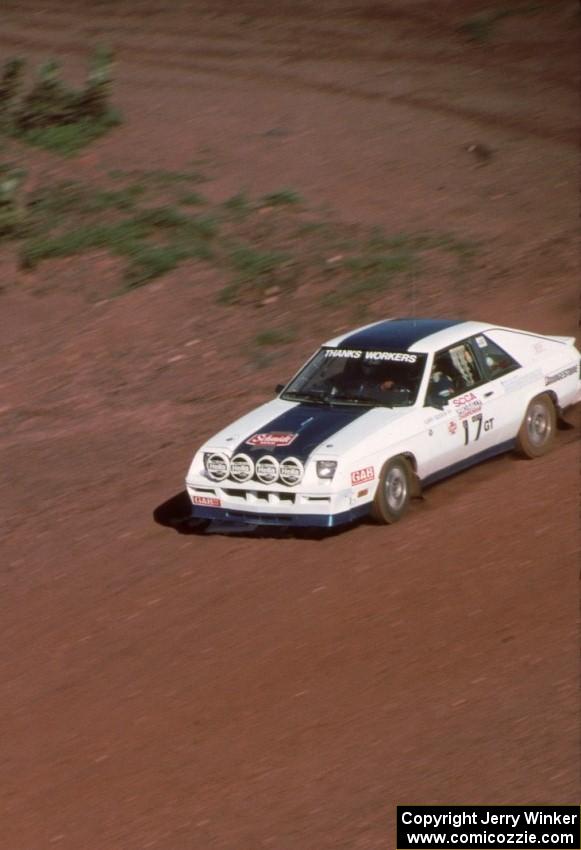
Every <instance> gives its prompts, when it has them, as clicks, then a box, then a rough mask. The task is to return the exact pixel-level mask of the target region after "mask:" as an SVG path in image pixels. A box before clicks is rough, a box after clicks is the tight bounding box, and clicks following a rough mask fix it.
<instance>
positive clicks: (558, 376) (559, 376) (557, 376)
mask: <svg viewBox="0 0 581 850" xmlns="http://www.w3.org/2000/svg"><path fill="white" fill-rule="evenodd" d="M576 371H577V367H576V366H569V368H568V369H561V371H560V372H554V373H553V374H552V375H547V376H546V377H545V386H546V387H548V386H549V384H554V383H555V381H562V380H563V378H568V377H569V375H573V374H574V373H575V372H576Z"/></svg>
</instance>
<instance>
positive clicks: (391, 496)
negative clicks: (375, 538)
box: [371, 457, 414, 524]
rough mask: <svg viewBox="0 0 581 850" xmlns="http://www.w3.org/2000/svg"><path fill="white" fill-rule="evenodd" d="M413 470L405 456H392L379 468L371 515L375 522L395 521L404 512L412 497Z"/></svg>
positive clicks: (387, 522)
mask: <svg viewBox="0 0 581 850" xmlns="http://www.w3.org/2000/svg"><path fill="white" fill-rule="evenodd" d="M413 477H414V474H413V470H412V468H411V466H410V464H409V461H407V460H406V459H405V457H393V458H391V460H388V461H387V463H386V464H385V465H384V467H383V469H382V470H381V474H380V476H379V484H378V485H377V492H376V494H375V499H374V500H373V506H372V508H371V516H372V517H373V519H375V520H376V521H377V522H381V523H384V524H390V523H392V522H397V521H398V520H399V519H401V518H402V516H403V515H404V514H405V513H406V511H407V509H408V507H409V503H410V500H411V497H412V487H413Z"/></svg>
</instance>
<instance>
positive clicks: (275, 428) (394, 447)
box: [186, 319, 581, 528]
mask: <svg viewBox="0 0 581 850" xmlns="http://www.w3.org/2000/svg"><path fill="white" fill-rule="evenodd" d="M580 357H581V355H580V353H579V351H578V350H577V349H576V348H575V340H574V338H573V337H563V336H542V335H540V334H534V333H527V332H526V331H519V330H514V329H510V328H504V327H497V326H495V325H489V324H484V323H482V322H464V321H449V320H443V319H390V320H386V321H380V322H376V323H375V324H372V325H367V326H365V327H362V328H359V329H357V330H354V331H352V332H350V333H348V334H345V335H343V336H340V337H337V338H336V339H332V340H330V341H329V342H327V343H325V344H324V345H323V346H322V348H321V349H320V350H319V351H317V352H316V353H315V354H314V355H313V357H311V359H310V360H309V361H308V362H307V363H306V364H305V366H303V368H302V369H301V370H300V371H299V372H298V373H297V375H296V376H295V377H294V378H293V379H292V380H291V381H290V382H289V383H288V384H287V385H286V386H285V387H279V388H278V390H280V394H279V395H278V397H277V398H275V399H274V400H272V401H269V402H267V403H266V404H263V405H262V406H261V407H258V408H257V409H256V410H253V411H252V412H251V413H248V414H247V415H246V416H243V417H242V418H241V419H238V420H237V421H236V422H234V423H233V424H232V425H228V427H226V428H224V430H223V431H220V432H219V433H218V434H216V435H215V436H214V437H212V438H211V439H210V440H208V441H207V442H206V443H205V444H204V445H203V446H202V447H201V448H200V450H199V451H198V452H197V453H196V455H195V457H194V459H193V461H192V464H191V466H190V469H189V471H188V474H187V478H186V485H187V490H188V494H189V497H190V500H191V503H192V516H193V517H195V518H198V519H205V520H221V521H232V522H235V523H236V524H239V523H248V524H251V525H255V526H256V525H283V526H321V527H327V528H329V527H331V526H337V525H340V524H342V523H347V522H352V521H353V520H355V519H357V518H359V517H362V516H364V515H365V514H371V515H372V516H373V517H374V518H375V519H376V520H378V521H379V522H383V523H391V522H394V521H396V520H398V519H400V517H401V516H402V515H403V514H404V513H405V511H406V509H407V508H408V505H409V502H410V499H411V498H412V497H413V496H414V495H419V493H420V490H421V488H422V486H424V485H426V484H429V483H431V482H433V481H436V480H437V479H440V478H444V477H445V476H447V475H452V474H453V473H455V472H457V471H459V470H461V469H464V468H465V467H467V466H469V465H471V464H474V463H478V461H481V460H484V459H485V458H489V457H491V456H492V455H496V454H499V453H500V452H504V451H507V450H510V449H516V450H518V451H519V452H520V453H521V454H523V455H525V456H526V457H531V458H532V457H537V456H539V455H542V454H544V453H545V452H546V451H548V449H549V448H550V447H551V444H552V442H553V440H554V437H555V429H556V426H557V419H558V417H560V416H561V415H562V413H563V411H564V409H565V408H567V407H569V406H570V405H573V404H575V403H577V402H578V401H580V400H581V375H580Z"/></svg>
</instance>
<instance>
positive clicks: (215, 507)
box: [186, 481, 371, 528]
mask: <svg viewBox="0 0 581 850" xmlns="http://www.w3.org/2000/svg"><path fill="white" fill-rule="evenodd" d="M208 483H209V482H207V481H205V482H204V484H203V486H202V485H201V484H200V483H198V481H196V482H192V481H188V482H186V486H187V491H188V495H189V498H190V502H191V503H192V507H191V516H192V518H194V519H206V520H217V521H221V522H233V523H237V524H244V525H255V526H256V525H271V526H290V527H295V528H334V527H336V526H339V525H345V524H347V523H350V522H355V521H356V520H358V519H360V518H361V517H363V516H365V515H366V514H367V513H369V508H370V505H371V503H370V501H369V496H368V497H367V500H366V501H365V502H363V497H360V498H358V497H357V496H355V495H354V493H353V490H351V489H346V490H340V491H338V492H329V490H327V491H325V492H323V491H322V490H319V491H318V492H295V491H291V490H290V489H288V490H280V489H276V490H269V489H268V488H262V489H261V488H260V485H254V486H252V487H251V488H249V489H245V488H244V487H234V486H232V483H231V482H228V486H226V487H222V486H220V485H215V486H212V487H209V486H208Z"/></svg>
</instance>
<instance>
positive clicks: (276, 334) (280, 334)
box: [254, 328, 296, 348]
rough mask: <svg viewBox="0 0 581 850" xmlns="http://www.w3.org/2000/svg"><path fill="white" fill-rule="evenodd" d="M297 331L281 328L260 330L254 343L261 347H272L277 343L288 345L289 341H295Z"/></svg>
mask: <svg viewBox="0 0 581 850" xmlns="http://www.w3.org/2000/svg"><path fill="white" fill-rule="evenodd" d="M295 339H296V333H295V332H294V330H288V329H287V330H284V331H283V330H279V329H278V328H268V329H267V330H265V331H260V332H259V333H257V334H256V336H255V337H254V344H255V345H257V346H259V347H260V348H272V347H275V346H277V345H288V343H289V342H294V341H295Z"/></svg>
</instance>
